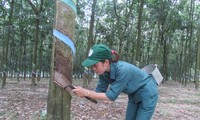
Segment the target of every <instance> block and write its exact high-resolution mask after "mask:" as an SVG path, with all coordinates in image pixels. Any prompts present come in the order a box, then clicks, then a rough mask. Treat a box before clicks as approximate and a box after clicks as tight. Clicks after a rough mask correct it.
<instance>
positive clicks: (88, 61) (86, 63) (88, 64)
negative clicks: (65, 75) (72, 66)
mask: <svg viewBox="0 0 200 120" xmlns="http://www.w3.org/2000/svg"><path fill="white" fill-rule="evenodd" d="M98 62H99V61H97V60H90V59H86V60H85V61H83V63H82V65H83V66H84V67H88V66H92V65H94V64H96V63H98Z"/></svg>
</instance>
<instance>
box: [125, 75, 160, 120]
mask: <svg viewBox="0 0 200 120" xmlns="http://www.w3.org/2000/svg"><path fill="white" fill-rule="evenodd" d="M128 98H129V101H128V106H127V110H126V120H150V119H151V117H152V115H153V113H154V111H155V108H156V104H157V101H158V90H157V84H156V82H155V80H154V79H153V78H150V80H149V82H148V83H147V84H146V85H144V86H142V87H141V88H139V89H138V90H137V91H136V92H135V93H133V94H129V95H128Z"/></svg>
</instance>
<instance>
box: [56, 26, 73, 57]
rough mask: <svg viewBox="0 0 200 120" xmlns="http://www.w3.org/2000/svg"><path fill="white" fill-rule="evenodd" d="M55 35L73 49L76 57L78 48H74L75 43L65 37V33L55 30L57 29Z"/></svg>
mask: <svg viewBox="0 0 200 120" xmlns="http://www.w3.org/2000/svg"><path fill="white" fill-rule="evenodd" d="M53 35H54V36H56V37H57V38H58V39H60V40H61V41H63V42H64V43H65V44H67V45H68V46H69V47H70V48H71V50H72V52H73V55H74V56H75V53H76V48H75V46H74V43H73V42H72V40H71V39H70V38H69V37H68V36H66V35H64V34H63V33H61V32H59V31H58V30H55V29H54V30H53Z"/></svg>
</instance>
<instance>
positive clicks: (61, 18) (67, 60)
mask: <svg viewBox="0 0 200 120" xmlns="http://www.w3.org/2000/svg"><path fill="white" fill-rule="evenodd" d="M74 4H75V3H74ZM75 16H76V14H75V12H74V11H73V10H72V9H71V8H70V7H69V6H68V5H67V3H64V2H61V1H59V0H57V1H56V12H55V24H54V29H55V30H57V31H59V32H60V33H62V34H64V35H65V36H67V37H68V38H70V40H73V39H74V30H75ZM66 21H67V22H66ZM53 41H54V43H53V52H52V61H51V80H50V83H49V93H48V102H47V120H70V113H71V109H70V108H71V95H70V94H69V93H68V92H67V91H66V90H63V89H61V88H60V87H58V86H57V85H56V84H55V83H53V80H54V79H58V78H57V76H55V73H58V74H59V75H60V76H64V78H65V79H63V80H65V81H66V82H67V83H68V84H71V83H72V70H73V64H72V63H73V54H72V51H71V49H70V47H69V46H68V45H67V44H66V43H64V42H63V41H62V40H59V38H55V37H54V40H53Z"/></svg>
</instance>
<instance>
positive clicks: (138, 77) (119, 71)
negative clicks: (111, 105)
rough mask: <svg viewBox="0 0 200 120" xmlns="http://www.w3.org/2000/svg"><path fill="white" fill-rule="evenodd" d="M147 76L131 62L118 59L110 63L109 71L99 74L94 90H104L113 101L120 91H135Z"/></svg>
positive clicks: (146, 80)
mask: <svg viewBox="0 0 200 120" xmlns="http://www.w3.org/2000/svg"><path fill="white" fill-rule="evenodd" d="M149 77H150V75H148V74H147V73H146V72H144V71H142V70H141V69H140V68H138V67H136V66H134V65H133V64H130V63H127V62H124V61H118V62H117V63H111V65H110V73H108V72H106V73H104V74H102V75H99V81H98V84H97V88H96V92H105V94H106V96H107V97H108V98H109V99H110V100H112V101H114V100H116V99H117V98H118V96H119V94H120V93H121V92H123V93H126V94H131V93H134V92H136V91H137V90H138V89H139V88H141V87H142V86H144V85H145V84H146V83H147V82H148V81H149V80H150V79H148V78H149ZM109 85H110V86H109ZM108 86H109V90H108V91H107V89H108Z"/></svg>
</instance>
